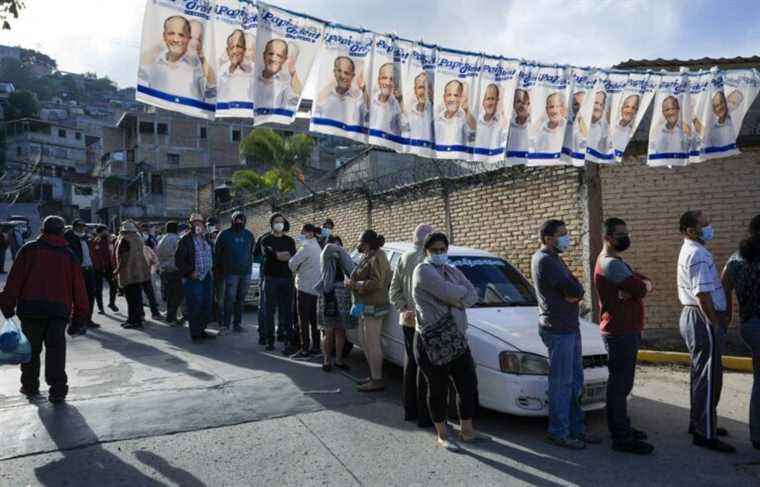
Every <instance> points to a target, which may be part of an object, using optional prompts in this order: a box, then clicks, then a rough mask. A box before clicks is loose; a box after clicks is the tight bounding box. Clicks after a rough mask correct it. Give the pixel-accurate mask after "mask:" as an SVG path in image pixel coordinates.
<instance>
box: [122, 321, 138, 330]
mask: <svg viewBox="0 0 760 487" xmlns="http://www.w3.org/2000/svg"><path fill="white" fill-rule="evenodd" d="M122 328H124V329H126V330H134V329H135V328H142V321H138V322H137V323H124V325H122Z"/></svg>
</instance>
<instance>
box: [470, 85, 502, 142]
mask: <svg viewBox="0 0 760 487" xmlns="http://www.w3.org/2000/svg"><path fill="white" fill-rule="evenodd" d="M499 98H500V94H499V87H498V86H497V85H495V84H494V83H491V84H489V85H488V86H486V91H485V94H484V95H483V110H482V111H481V113H480V116H479V117H478V120H477V122H478V123H477V128H476V129H475V147H478V148H481V149H497V148H499V147H501V148H502V149H503V148H504V144H505V143H506V138H505V135H506V134H505V131H504V126H503V124H502V121H501V117H500V116H499V114H498V110H497V108H498V107H499Z"/></svg>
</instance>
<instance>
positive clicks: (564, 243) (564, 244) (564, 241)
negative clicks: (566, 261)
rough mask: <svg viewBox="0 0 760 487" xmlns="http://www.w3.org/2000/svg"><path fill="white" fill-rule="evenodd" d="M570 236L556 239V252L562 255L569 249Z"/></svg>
mask: <svg viewBox="0 0 760 487" xmlns="http://www.w3.org/2000/svg"><path fill="white" fill-rule="evenodd" d="M570 243H571V242H570V235H562V236H561V237H559V238H558V239H557V251H559V253H562V252H564V251H566V250H567V249H569V248H570Z"/></svg>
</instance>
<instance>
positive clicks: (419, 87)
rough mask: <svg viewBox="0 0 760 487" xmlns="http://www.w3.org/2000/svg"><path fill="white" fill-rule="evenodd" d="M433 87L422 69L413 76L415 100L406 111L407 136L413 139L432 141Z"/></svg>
mask: <svg viewBox="0 0 760 487" xmlns="http://www.w3.org/2000/svg"><path fill="white" fill-rule="evenodd" d="M432 93H433V89H432V87H431V83H430V80H429V78H428V75H427V73H425V72H424V71H423V72H422V73H420V74H418V75H417V76H415V77H414V97H415V98H416V100H415V101H414V103H413V104H412V105H411V107H410V108H409V110H408V111H407V112H406V119H407V125H408V127H409V132H408V133H409V135H408V137H409V138H410V139H413V140H425V141H431V142H432V141H433V100H432Z"/></svg>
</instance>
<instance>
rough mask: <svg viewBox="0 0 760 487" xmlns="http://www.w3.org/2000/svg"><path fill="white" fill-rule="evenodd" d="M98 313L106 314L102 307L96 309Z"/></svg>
mask: <svg viewBox="0 0 760 487" xmlns="http://www.w3.org/2000/svg"><path fill="white" fill-rule="evenodd" d="M98 314H99V315H104V314H106V312H105V311H103V310H102V309H99V310H98Z"/></svg>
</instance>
